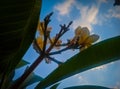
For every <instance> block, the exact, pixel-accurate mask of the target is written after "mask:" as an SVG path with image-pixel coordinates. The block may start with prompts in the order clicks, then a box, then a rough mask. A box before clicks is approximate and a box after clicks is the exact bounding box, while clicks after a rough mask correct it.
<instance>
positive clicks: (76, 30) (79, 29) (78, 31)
mask: <svg viewBox="0 0 120 89" xmlns="http://www.w3.org/2000/svg"><path fill="white" fill-rule="evenodd" d="M81 31H82V29H81V27H80V26H78V27H77V28H76V29H75V36H79V35H80V34H81Z"/></svg>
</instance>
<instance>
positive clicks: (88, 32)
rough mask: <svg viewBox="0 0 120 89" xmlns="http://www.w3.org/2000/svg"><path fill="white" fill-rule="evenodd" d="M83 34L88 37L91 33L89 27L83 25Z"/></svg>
mask: <svg viewBox="0 0 120 89" xmlns="http://www.w3.org/2000/svg"><path fill="white" fill-rule="evenodd" d="M81 35H82V36H83V37H84V39H86V38H87V37H88V36H89V35H90V31H89V29H88V28H87V27H83V28H82V32H81Z"/></svg>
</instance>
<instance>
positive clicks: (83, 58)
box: [36, 36, 120, 89]
mask: <svg viewBox="0 0 120 89" xmlns="http://www.w3.org/2000/svg"><path fill="white" fill-rule="evenodd" d="M119 45H120V36H117V37H114V38H110V39H107V40H104V41H101V42H99V43H97V44H95V45H93V46H91V47H89V48H88V49H86V50H84V51H82V52H80V53H78V54H77V55H75V56H73V57H71V58H70V59H69V60H68V61H67V62H65V63H64V64H62V65H61V66H60V67H58V68H57V69H56V70H55V71H53V72H52V73H51V74H50V75H48V76H47V77H46V78H45V79H44V80H43V81H41V82H40V83H39V84H38V85H37V86H36V89H42V88H45V87H48V86H49V85H51V84H53V83H56V82H58V81H60V80H62V79H65V78H68V77H70V76H72V75H74V74H77V73H80V72H83V71H86V70H88V69H91V68H94V67H97V66H100V65H103V64H106V63H109V62H112V61H116V60H119V58H120V46H119Z"/></svg>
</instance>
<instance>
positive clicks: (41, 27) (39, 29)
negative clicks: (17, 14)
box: [37, 22, 45, 35]
mask: <svg viewBox="0 0 120 89" xmlns="http://www.w3.org/2000/svg"><path fill="white" fill-rule="evenodd" d="M44 28H45V27H44V22H38V27H37V30H38V31H39V33H40V35H43V30H44Z"/></svg>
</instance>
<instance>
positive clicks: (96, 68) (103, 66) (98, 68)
mask: <svg viewBox="0 0 120 89" xmlns="http://www.w3.org/2000/svg"><path fill="white" fill-rule="evenodd" d="M105 68H107V65H102V66H98V67H95V68H92V69H91V70H101V69H105Z"/></svg>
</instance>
